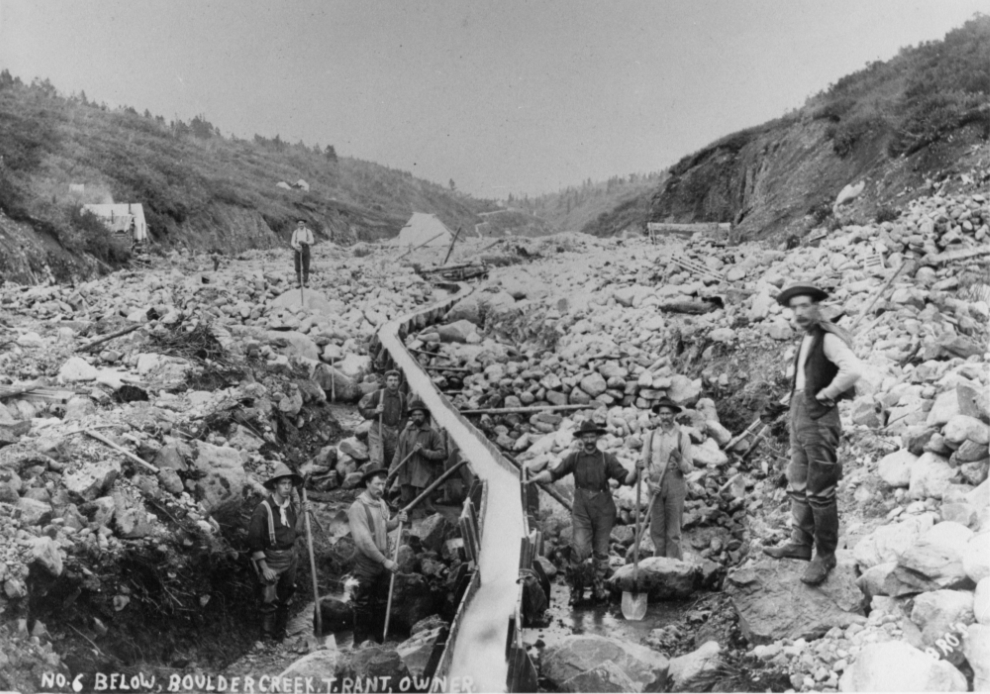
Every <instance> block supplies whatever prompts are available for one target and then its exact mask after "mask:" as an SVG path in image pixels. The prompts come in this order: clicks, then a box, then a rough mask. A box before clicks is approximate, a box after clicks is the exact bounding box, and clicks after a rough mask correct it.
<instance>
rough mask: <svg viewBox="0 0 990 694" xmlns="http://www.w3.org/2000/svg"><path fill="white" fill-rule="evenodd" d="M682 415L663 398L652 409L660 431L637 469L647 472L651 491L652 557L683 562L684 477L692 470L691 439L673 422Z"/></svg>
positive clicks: (648, 444)
mask: <svg viewBox="0 0 990 694" xmlns="http://www.w3.org/2000/svg"><path fill="white" fill-rule="evenodd" d="M680 411H681V408H680V407H678V406H677V403H675V402H674V401H673V400H668V399H667V398H664V399H663V400H661V401H660V402H658V403H657V404H656V405H654V406H653V412H654V413H655V414H656V415H657V417H659V419H660V427H659V428H658V429H656V430H654V431H652V432H650V434H649V435H648V436H647V437H646V442H645V445H644V446H643V457H642V458H641V459H640V461H639V469H640V470H644V471H645V472H646V483H647V485H648V486H649V488H650V494H651V497H650V498H651V499H652V500H653V502H652V504H651V505H650V524H651V525H650V538H651V539H652V540H653V548H654V552H653V553H654V556H657V557H670V558H671V559H682V558H683V555H682V554H681V523H682V521H683V516H684V499H685V497H686V496H687V485H686V483H685V481H684V477H685V475H687V474H689V473H690V472H691V471H692V470H693V469H694V466H693V460H692V458H691V439H690V437H688V435H687V434H685V433H684V432H683V431H682V430H681V428H680V427H679V426H678V425H677V423H676V422H675V421H674V415H676V414H677V413H678V412H680Z"/></svg>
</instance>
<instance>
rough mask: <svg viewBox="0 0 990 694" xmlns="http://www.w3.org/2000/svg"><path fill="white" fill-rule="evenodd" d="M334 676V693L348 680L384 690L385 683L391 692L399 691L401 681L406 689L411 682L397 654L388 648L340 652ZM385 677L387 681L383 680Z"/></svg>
mask: <svg viewBox="0 0 990 694" xmlns="http://www.w3.org/2000/svg"><path fill="white" fill-rule="evenodd" d="M326 676H327V675H324V677H326ZM336 676H337V682H336V685H335V687H337V689H336V690H335V691H340V687H341V683H343V682H344V680H350V681H351V682H352V683H358V682H360V683H361V684H362V685H365V684H368V685H370V683H373V682H378V683H379V684H378V686H379V687H380V688H384V687H383V685H384V682H386V681H387V682H389V683H390V686H391V689H392V691H400V690H401V682H402V681H403V680H405V681H406V684H407V689H408V686H409V683H410V682H411V681H412V680H411V678H410V675H409V670H408V669H407V668H406V666H405V663H403V662H402V658H401V657H400V656H399V653H398V652H397V651H396V650H395V649H394V648H392V647H390V646H368V647H364V648H359V649H357V650H354V651H350V652H342V653H341V655H340V658H338V660H337V669H336ZM386 677H387V678H388V680H386V679H385V678H386ZM370 686H373V685H370Z"/></svg>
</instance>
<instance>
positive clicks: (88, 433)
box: [82, 429, 158, 475]
mask: <svg viewBox="0 0 990 694" xmlns="http://www.w3.org/2000/svg"><path fill="white" fill-rule="evenodd" d="M82 433H84V434H86V436H89V437H91V438H94V439H96V440H97V441H99V442H100V443H102V444H105V445H107V446H109V447H110V448H112V449H113V450H115V451H117V452H118V453H121V454H123V455H124V457H126V458H127V459H128V460H132V461H134V462H135V463H137V464H138V465H140V466H141V467H143V468H145V469H146V470H149V471H151V472H153V473H155V474H156V475H157V474H158V468H157V467H155V466H154V465H152V464H151V463H148V462H145V461H144V460H141V459H140V458H138V457H137V456H136V455H134V454H133V453H131V452H130V451H128V450H126V449H124V448H121V447H120V446H118V445H117V444H115V443H114V442H113V441H111V440H110V439H108V438H107V437H106V436H104V435H103V434H97V433H96V432H95V431H92V430H91V429H84V430H83V432H82Z"/></svg>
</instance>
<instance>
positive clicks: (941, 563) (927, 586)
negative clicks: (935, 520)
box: [895, 521, 973, 592]
mask: <svg viewBox="0 0 990 694" xmlns="http://www.w3.org/2000/svg"><path fill="white" fill-rule="evenodd" d="M971 537H973V531H972V530H970V529H969V528H967V527H966V526H964V525H961V524H959V523H953V522H951V521H943V522H942V523H939V524H937V525H935V526H933V527H932V528H931V529H929V530H927V531H926V532H925V533H924V534H922V535H921V536H920V537H919V538H918V540H917V542H915V543H914V544H912V545H911V546H910V547H908V548H907V549H905V550H904V551H903V552H902V553H901V555H900V557H898V559H897V569H896V570H895V574H896V576H897V578H898V579H899V580H900V581H902V582H904V583H908V584H913V585H915V586H917V588H918V592H922V591H930V590H936V589H938V588H959V587H964V586H966V585H968V584H969V579H968V578H967V576H966V572H965V571H964V569H963V555H964V553H965V551H966V544H967V542H968V541H969V539H970V538H971Z"/></svg>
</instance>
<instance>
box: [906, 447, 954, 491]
mask: <svg viewBox="0 0 990 694" xmlns="http://www.w3.org/2000/svg"><path fill="white" fill-rule="evenodd" d="M955 474H956V471H955V469H954V468H953V467H952V466H950V465H949V461H948V460H947V459H946V458H943V457H942V456H940V455H936V454H935V453H932V452H931V451H925V453H924V454H923V455H921V456H920V457H919V458H918V459H917V460H916V461H915V462H914V464H913V465H912V466H911V481H910V483H909V486H908V494H909V495H910V496H911V498H913V499H924V498H926V497H933V498H935V499H941V498H942V494H944V493H945V491H946V489H947V488H948V486H949V482H950V480H951V479H952V478H953V477H955Z"/></svg>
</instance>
